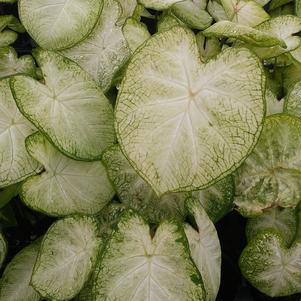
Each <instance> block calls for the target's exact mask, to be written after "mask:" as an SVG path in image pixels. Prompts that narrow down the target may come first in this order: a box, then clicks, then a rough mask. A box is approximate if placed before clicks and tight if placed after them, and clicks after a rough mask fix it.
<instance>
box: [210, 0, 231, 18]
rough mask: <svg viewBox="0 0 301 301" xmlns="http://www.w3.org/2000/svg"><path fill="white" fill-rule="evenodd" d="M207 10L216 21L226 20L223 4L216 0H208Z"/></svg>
mask: <svg viewBox="0 0 301 301" xmlns="http://www.w3.org/2000/svg"><path fill="white" fill-rule="evenodd" d="M207 11H208V13H209V14H210V15H211V16H212V18H213V19H214V20H215V21H216V22H218V21H222V20H228V17H227V15H226V12H225V10H224V8H223V6H222V5H221V4H220V2H218V1H215V0H209V1H208V5H207Z"/></svg>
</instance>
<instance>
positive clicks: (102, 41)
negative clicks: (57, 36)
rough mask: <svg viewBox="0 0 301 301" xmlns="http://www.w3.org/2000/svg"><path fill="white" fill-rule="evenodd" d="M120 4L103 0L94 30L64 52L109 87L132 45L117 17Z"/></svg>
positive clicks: (104, 86) (104, 88)
mask: <svg viewBox="0 0 301 301" xmlns="http://www.w3.org/2000/svg"><path fill="white" fill-rule="evenodd" d="M120 14H121V7H120V5H119V3H118V2H116V1H115V0H107V1H105V2H104V6H103V10H102V13H101V15H100V17H99V20H98V22H97V24H96V25H95V27H94V29H93V31H92V32H91V34H90V35H89V36H88V37H87V38H86V39H85V40H84V41H82V42H81V43H79V44H78V45H76V46H74V47H72V48H69V49H66V50H64V51H63V52H62V53H63V55H65V56H67V57H69V58H70V59H72V60H73V61H75V62H77V63H78V64H79V65H80V66H81V67H82V68H83V69H84V70H86V71H87V72H88V73H89V74H91V75H92V77H93V78H94V80H95V81H96V82H97V83H99V85H100V86H101V88H102V89H103V90H104V91H107V90H108V89H109V88H110V86H111V84H112V80H113V77H114V75H115V74H116V72H117V71H118V70H119V69H120V68H121V67H122V66H123V65H124V64H125V63H126V62H127V60H128V59H129V57H130V49H129V47H128V45H127V43H126V40H125V38H124V36H123V34H122V24H119V23H118V22H117V21H118V19H119V17H120Z"/></svg>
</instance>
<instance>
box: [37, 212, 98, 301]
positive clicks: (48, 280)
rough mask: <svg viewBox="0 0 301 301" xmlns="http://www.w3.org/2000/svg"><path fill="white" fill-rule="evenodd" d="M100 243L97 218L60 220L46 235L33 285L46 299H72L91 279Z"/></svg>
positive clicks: (74, 217)
mask: <svg viewBox="0 0 301 301" xmlns="http://www.w3.org/2000/svg"><path fill="white" fill-rule="evenodd" d="M100 244H101V240H100V238H99V237H98V229H97V222H96V220H95V219H94V218H92V217H87V216H73V217H68V218H65V219H61V220H58V221H57V222H55V223H54V224H53V225H52V226H51V227H50V228H49V229H48V231H47V233H46V234H45V236H44V238H43V241H42V244H41V248H40V251H39V254H38V258H37V261H36V263H35V266H34V270H33V274H32V279H31V283H32V285H33V287H34V288H35V289H36V290H37V291H38V292H39V293H40V294H41V295H42V296H43V297H46V298H50V299H54V300H69V299H72V298H73V297H75V296H76V295H77V294H78V293H79V292H80V290H81V288H82V287H83V285H84V284H85V282H86V281H87V280H88V279H89V276H90V274H91V272H92V269H93V267H94V265H95V264H96V258H97V254H98V249H99V246H100Z"/></svg>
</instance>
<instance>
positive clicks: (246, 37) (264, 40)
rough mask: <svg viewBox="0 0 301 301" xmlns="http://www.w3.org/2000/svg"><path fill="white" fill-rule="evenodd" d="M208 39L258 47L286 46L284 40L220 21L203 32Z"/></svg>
mask: <svg viewBox="0 0 301 301" xmlns="http://www.w3.org/2000/svg"><path fill="white" fill-rule="evenodd" d="M203 34H204V35H205V36H206V37H227V38H232V39H238V40H240V41H243V42H246V43H249V44H252V45H256V46H259V47H270V46H275V45H282V46H285V43H284V41H283V40H282V39H280V38H278V37H277V36H273V35H272V34H268V33H265V32H262V31H260V30H257V29H255V28H252V27H250V26H246V25H241V24H236V23H234V22H230V21H220V22H217V23H215V24H213V25H212V26H210V27H209V28H207V29H206V30H204V31H203Z"/></svg>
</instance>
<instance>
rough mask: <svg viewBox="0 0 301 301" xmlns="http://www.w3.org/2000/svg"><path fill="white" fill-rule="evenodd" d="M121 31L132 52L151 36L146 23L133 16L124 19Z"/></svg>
mask: <svg viewBox="0 0 301 301" xmlns="http://www.w3.org/2000/svg"><path fill="white" fill-rule="evenodd" d="M122 32H123V35H124V37H125V39H126V41H127V43H128V45H129V48H130V49H131V52H132V53H134V52H135V50H136V49H137V48H138V47H139V46H140V45H142V44H143V43H144V42H145V41H146V40H147V39H149V38H150V37H151V34H150V33H149V31H148V29H147V27H146V25H145V24H143V23H141V22H139V21H137V20H135V19H134V18H128V19H127V20H126V22H125V24H124V26H123V28H122Z"/></svg>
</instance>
